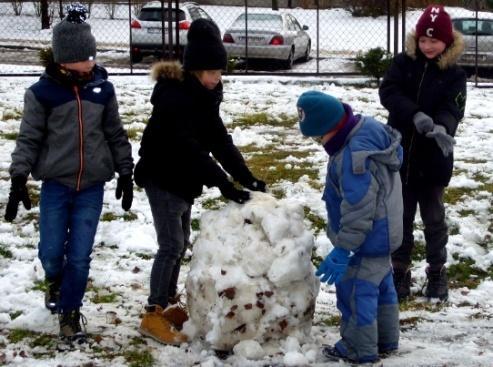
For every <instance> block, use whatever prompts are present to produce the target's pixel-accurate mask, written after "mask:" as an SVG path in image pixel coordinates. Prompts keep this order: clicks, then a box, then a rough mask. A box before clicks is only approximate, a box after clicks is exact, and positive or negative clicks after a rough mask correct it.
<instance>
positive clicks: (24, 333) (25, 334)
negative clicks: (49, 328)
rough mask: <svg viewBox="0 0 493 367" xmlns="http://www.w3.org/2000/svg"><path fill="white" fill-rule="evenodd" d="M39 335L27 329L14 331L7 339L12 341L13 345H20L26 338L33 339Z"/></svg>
mask: <svg viewBox="0 0 493 367" xmlns="http://www.w3.org/2000/svg"><path fill="white" fill-rule="evenodd" d="M36 335H38V334H37V333H35V332H34V331H31V330H27V329H12V330H10V332H9V335H8V336H7V338H8V339H9V340H10V342H11V343H13V344H15V343H18V342H20V341H22V340H24V339H26V338H32V337H35V336H36Z"/></svg>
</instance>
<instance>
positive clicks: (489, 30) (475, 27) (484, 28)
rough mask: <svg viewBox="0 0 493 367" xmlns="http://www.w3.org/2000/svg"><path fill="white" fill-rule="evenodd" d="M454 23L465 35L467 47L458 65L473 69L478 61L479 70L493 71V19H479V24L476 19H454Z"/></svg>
mask: <svg viewBox="0 0 493 367" xmlns="http://www.w3.org/2000/svg"><path fill="white" fill-rule="evenodd" d="M452 23H453V24H454V28H455V29H456V30H458V31H459V32H461V33H462V34H463V36H464V41H465V46H466V48H465V50H464V53H463V54H462V56H461V57H460V59H459V61H458V64H459V65H461V66H463V67H465V68H466V70H467V69H473V68H475V66H476V60H477V64H478V68H480V69H483V70H489V71H493V18H490V19H484V18H479V19H478V20H477V24H476V19H475V18H454V19H452ZM476 39H477V55H476ZM476 56H477V58H476ZM468 72H469V73H471V70H468Z"/></svg>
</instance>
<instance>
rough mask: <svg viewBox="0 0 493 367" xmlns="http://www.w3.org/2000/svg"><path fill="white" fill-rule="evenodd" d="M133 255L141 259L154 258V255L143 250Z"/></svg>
mask: <svg viewBox="0 0 493 367" xmlns="http://www.w3.org/2000/svg"><path fill="white" fill-rule="evenodd" d="M135 256H137V257H140V258H141V259H143V260H152V259H154V255H152V254H144V253H143V252H137V253H136V254H135Z"/></svg>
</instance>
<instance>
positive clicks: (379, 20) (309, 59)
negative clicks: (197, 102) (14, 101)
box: [0, 0, 493, 76]
mask: <svg viewBox="0 0 493 367" xmlns="http://www.w3.org/2000/svg"><path fill="white" fill-rule="evenodd" d="M422 3H423V4H421V7H420V8H419V9H412V8H409V7H407V3H406V0H400V1H397V0H373V1H371V0H360V1H351V2H349V1H343V0H333V1H329V0H269V1H265V0H217V1H214V0H204V1H200V2H199V3H185V2H178V1H176V0H166V1H155V2H153V3H152V4H149V3H146V2H143V1H136V0H130V1H110V0H108V1H97V2H96V1H85V2H84V1H82V4H84V5H86V7H87V8H88V10H89V18H88V20H87V21H88V22H89V23H90V24H91V27H92V31H93V33H94V35H95V36H96V40H97V45H98V62H100V63H101V64H103V65H105V66H106V67H107V68H108V69H109V70H110V72H111V73H114V74H117V73H118V74H143V73H147V71H148V68H149V66H150V64H151V63H152V62H153V61H155V60H156V58H180V56H181V54H182V52H183V47H184V46H185V44H186V33H187V30H188V27H189V24H190V21H191V20H193V19H195V18H197V17H210V18H211V19H213V20H214V21H215V22H216V23H217V24H218V26H219V28H220V30H221V35H222V37H223V42H224V45H225V47H226V48H227V50H228V55H229V56H230V58H231V60H232V62H231V63H230V69H229V70H228V72H229V73H232V74H256V73H262V74H281V75H282V74H284V75H287V74H296V75H352V74H358V73H359V72H358V70H357V69H356V64H355V58H356V57H357V55H358V54H361V53H364V52H366V51H368V50H369V49H372V48H376V47H380V48H382V49H384V50H387V51H389V52H391V53H394V54H395V53H396V52H399V51H401V50H402V49H403V46H404V39H405V37H403V35H406V33H407V31H408V30H409V29H411V28H413V27H414V24H416V21H417V19H418V17H419V15H420V14H421V11H422V7H423V6H426V5H427V4H426V2H423V1H422ZM228 4H229V5H228ZM67 5H69V2H66V1H65V0H59V1H46V0H42V1H22V0H21V1H0V75H20V74H37V73H39V70H40V69H41V67H40V66H38V65H39V61H38V52H39V50H40V49H42V48H45V47H49V46H50V42H51V29H52V27H53V25H54V24H56V23H57V22H59V21H60V19H61V18H62V17H63V16H64V15H65V12H66V10H65V8H66V6H67ZM273 8H274V9H278V10H272V9H273ZM483 8H484V4H483V3H482V2H479V1H475V2H473V3H471V4H470V5H469V8H464V7H457V6H450V7H449V6H448V7H447V10H448V11H449V13H450V14H451V16H452V17H453V18H454V19H455V18H470V19H472V20H475V23H474V24H473V23H467V26H468V27H472V28H470V29H472V31H471V32H469V33H470V34H469V35H468V36H467V37H468V38H471V37H474V38H475V40H473V41H471V42H472V43H474V44H475V45H476V48H475V49H473V50H469V51H470V54H469V56H468V57H469V58H470V60H469V61H470V62H469V64H468V67H469V70H470V72H471V73H472V72H476V75H477V74H478V73H479V74H480V71H482V70H483V66H484V65H485V59H484V58H486V56H485V55H484V52H483V51H484V49H486V51H487V52H489V54H490V55H493V34H487V35H486V34H482V33H480V32H477V31H476V32H474V29H476V30H477V29H479V28H478V27H479V25H480V23H481V22H482V19H483V18H487V19H491V18H493V15H492V14H491V13H490V12H488V11H484V9H483ZM485 23H489V21H488V22H485ZM474 26H475V27H476V28H474ZM408 28H409V29H408ZM473 28H474V29H473ZM461 31H463V32H468V31H467V30H464V29H461ZM471 52H472V53H471ZM471 55H473V56H471ZM489 57H491V56H489ZM486 61H487V60H486ZM491 62H492V65H491V66H493V60H492V61H491ZM488 72H489V71H488V69H486V73H488ZM490 76H491V75H490Z"/></svg>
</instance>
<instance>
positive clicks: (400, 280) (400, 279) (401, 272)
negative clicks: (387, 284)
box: [392, 263, 411, 302]
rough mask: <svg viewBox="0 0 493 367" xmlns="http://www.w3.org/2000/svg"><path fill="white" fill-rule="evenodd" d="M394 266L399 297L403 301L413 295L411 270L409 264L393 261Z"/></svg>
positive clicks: (395, 285)
mask: <svg viewBox="0 0 493 367" xmlns="http://www.w3.org/2000/svg"><path fill="white" fill-rule="evenodd" d="M392 267H393V274H392V275H393V278H394V287H395V291H396V292H397V298H398V299H399V302H403V301H405V300H406V299H407V298H408V297H409V296H410V295H411V270H410V269H409V266H408V265H406V264H401V263H393V264H392Z"/></svg>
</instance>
